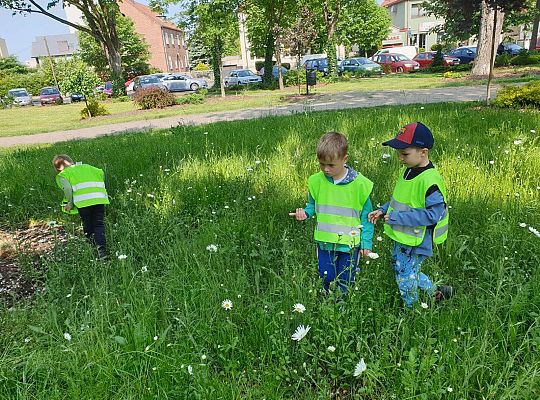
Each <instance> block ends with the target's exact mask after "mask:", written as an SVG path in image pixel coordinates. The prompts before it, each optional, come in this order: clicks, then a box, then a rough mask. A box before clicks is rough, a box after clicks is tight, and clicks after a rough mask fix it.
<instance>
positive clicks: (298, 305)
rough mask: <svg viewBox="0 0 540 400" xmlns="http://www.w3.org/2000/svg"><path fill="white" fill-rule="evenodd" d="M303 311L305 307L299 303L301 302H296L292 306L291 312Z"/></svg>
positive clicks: (301, 312)
mask: <svg viewBox="0 0 540 400" xmlns="http://www.w3.org/2000/svg"><path fill="white" fill-rule="evenodd" d="M304 311H306V307H304V305H303V304H301V303H296V304H295V305H294V306H293V312H297V313H300V314H303V313H304Z"/></svg>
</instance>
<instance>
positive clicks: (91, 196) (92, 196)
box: [73, 192, 109, 204]
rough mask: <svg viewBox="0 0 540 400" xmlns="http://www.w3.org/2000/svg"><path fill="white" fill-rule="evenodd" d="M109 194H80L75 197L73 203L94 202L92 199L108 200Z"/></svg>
mask: <svg viewBox="0 0 540 400" xmlns="http://www.w3.org/2000/svg"><path fill="white" fill-rule="evenodd" d="M108 198H109V197H108V196H107V193H101V192H93V193H86V194H79V195H75V196H73V202H74V203H75V204H77V203H80V202H83V201H86V200H92V199H108Z"/></svg>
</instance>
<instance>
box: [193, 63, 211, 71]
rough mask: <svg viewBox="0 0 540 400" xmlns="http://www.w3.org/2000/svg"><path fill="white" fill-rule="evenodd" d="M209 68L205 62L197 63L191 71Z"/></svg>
mask: <svg viewBox="0 0 540 400" xmlns="http://www.w3.org/2000/svg"><path fill="white" fill-rule="evenodd" d="M209 69H210V66H209V65H208V64H205V63H202V62H200V63H198V64H197V65H196V66H195V68H193V71H208V70H209Z"/></svg>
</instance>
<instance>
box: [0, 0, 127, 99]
mask: <svg viewBox="0 0 540 400" xmlns="http://www.w3.org/2000/svg"><path fill="white" fill-rule="evenodd" d="M59 3H60V4H62V6H64V7H66V6H72V7H75V8H77V9H78V10H79V11H81V13H82V14H83V17H84V20H85V22H86V24H87V25H78V24H75V23H73V22H70V21H67V20H65V19H63V18H60V17H58V16H56V15H54V14H52V13H51V12H49V11H48V10H50V9H51V8H52V7H54V6H55V5H57V4H59ZM0 7H3V8H7V9H10V10H13V11H18V12H21V13H35V14H41V15H45V16H47V17H49V18H52V19H54V20H56V21H58V22H61V23H63V24H66V25H69V26H71V27H72V28H75V29H77V30H78V31H82V32H86V33H87V34H89V35H91V36H92V37H94V38H95V39H96V40H97V41H98V42H99V43H100V45H101V46H102V47H103V49H104V50H105V54H106V55H107V61H108V63H109V66H110V69H111V74H112V81H113V85H114V86H113V88H114V89H113V90H114V93H115V94H118V93H125V87H124V82H123V80H122V55H121V51H120V42H119V40H118V34H117V31H116V24H115V22H116V17H117V15H118V14H119V13H120V10H119V7H118V2H117V1H116V0H98V1H88V0H50V1H49V2H48V3H47V6H46V7H45V8H44V7H42V6H41V5H40V4H38V3H37V1H36V0H0Z"/></svg>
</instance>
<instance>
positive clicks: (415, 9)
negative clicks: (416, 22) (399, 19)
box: [411, 3, 426, 18]
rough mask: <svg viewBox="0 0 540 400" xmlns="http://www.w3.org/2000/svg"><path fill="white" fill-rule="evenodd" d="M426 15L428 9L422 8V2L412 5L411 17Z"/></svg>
mask: <svg viewBox="0 0 540 400" xmlns="http://www.w3.org/2000/svg"><path fill="white" fill-rule="evenodd" d="M425 15H426V10H424V9H423V8H422V3H418V4H412V5H411V18H418V17H423V16H425Z"/></svg>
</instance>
